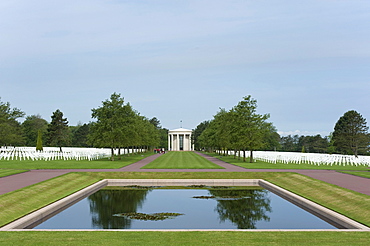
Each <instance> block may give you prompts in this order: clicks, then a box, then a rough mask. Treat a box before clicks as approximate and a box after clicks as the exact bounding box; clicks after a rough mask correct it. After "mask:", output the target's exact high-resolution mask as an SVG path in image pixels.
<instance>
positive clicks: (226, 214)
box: [35, 189, 336, 229]
mask: <svg viewBox="0 0 370 246" xmlns="http://www.w3.org/2000/svg"><path fill="white" fill-rule="evenodd" d="M193 196H215V197H222V196H241V197H244V198H243V199H234V200H222V199H221V200H217V199H196V198H193ZM127 212H140V213H160V212H173V213H181V214H184V215H180V216H178V217H175V218H173V219H166V220H163V221H142V220H134V219H127V218H124V217H116V216H113V215H114V214H118V213H127ZM35 229H336V227H334V226H332V225H330V224H328V223H327V222H325V221H323V220H321V219H319V218H318V217H316V216H314V215H312V214H310V213H309V212H307V211H305V210H303V209H301V208H299V207H297V206H295V205H294V204H292V203H290V202H288V201H286V200H284V199H283V198H280V197H279V196H277V195H275V194H273V193H271V192H269V191H267V190H261V189H257V190H227V189H226V190H201V189H154V190H108V189H107V190H100V191H98V192H96V193H95V194H93V195H90V196H89V197H87V198H85V199H83V200H81V201H80V202H78V203H76V204H75V205H73V206H71V207H70V208H68V209H66V210H64V211H62V212H61V213H59V214H57V215H55V216H54V217H52V218H50V219H49V220H47V221H45V222H44V223H42V224H40V225H38V226H36V227H35Z"/></svg>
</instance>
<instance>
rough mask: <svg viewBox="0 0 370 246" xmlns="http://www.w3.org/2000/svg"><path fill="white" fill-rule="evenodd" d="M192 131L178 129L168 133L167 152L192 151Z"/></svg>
mask: <svg viewBox="0 0 370 246" xmlns="http://www.w3.org/2000/svg"><path fill="white" fill-rule="evenodd" d="M191 134H192V130H188V129H184V128H178V129H174V130H169V131H168V150H170V151H192V150H193V145H192V143H191Z"/></svg>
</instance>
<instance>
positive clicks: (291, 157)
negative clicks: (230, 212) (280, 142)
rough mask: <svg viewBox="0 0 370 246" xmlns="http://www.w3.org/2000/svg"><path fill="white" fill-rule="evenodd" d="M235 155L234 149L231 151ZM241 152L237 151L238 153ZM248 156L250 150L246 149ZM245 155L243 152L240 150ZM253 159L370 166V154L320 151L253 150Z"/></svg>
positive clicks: (270, 161) (284, 162) (247, 156)
mask: <svg viewBox="0 0 370 246" xmlns="http://www.w3.org/2000/svg"><path fill="white" fill-rule="evenodd" d="M229 154H230V155H233V154H234V152H233V151H229ZM238 154H239V153H237V155H238ZM245 154H246V158H249V156H250V152H249V151H246V152H245ZM240 155H241V156H243V152H242V151H241V152H240ZM253 159H254V160H260V161H264V162H268V163H274V164H276V163H283V164H288V163H294V164H303V163H304V164H311V165H330V166H332V165H341V166H347V165H351V166H368V167H370V156H358V157H355V156H354V155H338V154H319V153H299V152H276V151H253Z"/></svg>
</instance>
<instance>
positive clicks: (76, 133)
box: [72, 124, 90, 147]
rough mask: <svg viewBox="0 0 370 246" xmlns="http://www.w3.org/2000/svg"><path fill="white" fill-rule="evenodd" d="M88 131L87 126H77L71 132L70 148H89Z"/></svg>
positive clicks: (88, 127) (88, 126)
mask: <svg viewBox="0 0 370 246" xmlns="http://www.w3.org/2000/svg"><path fill="white" fill-rule="evenodd" d="M89 131H90V125H89V124H83V125H81V124H79V125H77V126H76V127H74V129H73V130H72V146H74V147H90V145H89V144H88V138H87V136H88V135H89Z"/></svg>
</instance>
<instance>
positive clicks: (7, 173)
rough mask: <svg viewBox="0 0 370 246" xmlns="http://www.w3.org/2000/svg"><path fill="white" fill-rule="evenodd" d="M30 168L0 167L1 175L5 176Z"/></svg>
mask: <svg viewBox="0 0 370 246" xmlns="http://www.w3.org/2000/svg"><path fill="white" fill-rule="evenodd" d="M27 171H28V170H17V169H0V177H5V176H9V175H13V174H17V173H24V172H27Z"/></svg>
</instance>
